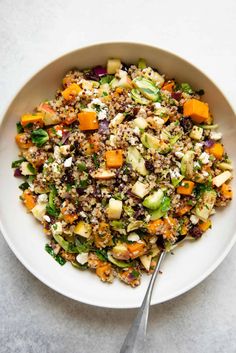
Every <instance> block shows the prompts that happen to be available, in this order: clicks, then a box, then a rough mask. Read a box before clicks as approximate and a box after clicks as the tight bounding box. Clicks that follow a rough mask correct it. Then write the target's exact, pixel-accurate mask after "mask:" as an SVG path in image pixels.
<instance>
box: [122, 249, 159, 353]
mask: <svg viewBox="0 0 236 353" xmlns="http://www.w3.org/2000/svg"><path fill="white" fill-rule="evenodd" d="M165 255H166V252H165V251H162V252H161V255H160V257H159V260H158V262H157V264H156V267H155V270H154V272H153V274H152V277H151V280H150V282H149V285H148V288H147V291H146V294H145V297H144V299H143V302H142V305H141V307H140V308H139V311H138V314H137V316H136V318H135V319H134V321H133V324H132V326H131V327H130V329H129V332H128V334H127V336H126V338H125V340H124V343H123V346H122V347H121V350H120V353H143V352H144V345H145V338H146V330H147V322H148V314H149V307H150V302H151V297H152V290H153V286H154V283H155V280H156V277H157V274H158V272H159V268H160V266H161V262H162V260H163V259H164V257H165Z"/></svg>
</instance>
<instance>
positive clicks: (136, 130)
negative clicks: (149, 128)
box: [134, 126, 140, 136]
mask: <svg viewBox="0 0 236 353" xmlns="http://www.w3.org/2000/svg"><path fill="white" fill-rule="evenodd" d="M134 133H135V135H138V136H139V135H140V129H139V128H138V126H135V128H134Z"/></svg>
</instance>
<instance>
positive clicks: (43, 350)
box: [0, 0, 236, 353]
mask: <svg viewBox="0 0 236 353" xmlns="http://www.w3.org/2000/svg"><path fill="white" fill-rule="evenodd" d="M213 3H214V5H213ZM144 4H145V2H144V1H143V0H142V1H141V0H130V1H128V0H126V1H122V5H121V3H119V2H115V1H113V0H112V1H108V0H106V1H105V0H101V1H95V0H93V1H92V0H87V1H76V0H70V1H67V2H65V1H62V0H59V1H52V0H47V1H42V0H41V1H38V0H37V1H33V0H31V1H30V0H28V1H26V0H22V1H17V0H15V1H10V0H8V1H7V0H1V1H0V58H1V69H0V70H1V72H0V97H1V107H0V109H1V111H3V110H4V109H5V108H6V105H7V104H8V103H9V101H10V98H11V97H12V96H13V94H14V93H15V92H16V91H17V89H18V88H20V86H21V85H22V84H23V83H24V81H25V80H26V78H29V77H30V75H31V74H33V73H34V72H35V71H36V70H38V69H39V68H40V67H41V66H42V65H44V64H46V63H47V62H49V61H50V60H52V59H54V58H56V57H57V56H58V55H61V54H63V53H64V52H66V51H69V50H72V49H75V48H77V47H79V46H83V45H87V44H90V43H95V42H99V41H112V40H121V41H122V40H127V41H128V40H130V41H132V40H133V41H140V42H147V43H151V44H155V45H157V46H160V47H163V48H166V49H169V50H172V51H175V52H176V53H177V54H179V55H182V56H184V57H185V58H186V59H189V60H190V61H192V62H193V63H194V64H196V65H197V66H198V67H200V68H201V69H203V70H204V71H206V72H207V73H208V74H209V76H210V77H212V78H213V79H214V80H215V82H216V83H218V84H220V85H221V87H222V89H223V90H224V91H225V93H226V94H227V96H228V97H229V99H230V100H231V101H232V102H234V107H236V104H235V99H236V94H235V89H236V85H235V82H236V80H235V78H236V65H235V62H236V60H235V59H236V50H235V23H236V2H235V1H234V0H226V1H224V2H222V1H214V2H213V1H208V2H206V1H203V0H200V1H198V2H196V4H195V5H193V3H192V2H189V1H187V0H184V1H170V0H166V1H162V2H161V1H155V0H149V1H148V2H146V6H145V5H144ZM16 231H17V225H16ZM222 236H223V234H222ZM22 241H23V239H22ZM199 261H201V259H199ZM235 272H236V248H235V247H234V249H233V250H232V251H231V253H230V255H229V256H228V257H227V259H226V260H225V261H224V262H223V264H222V265H221V266H220V267H219V268H218V269H217V270H216V271H215V272H214V273H213V274H212V275H211V276H210V277H209V278H208V279H207V280H205V281H204V282H203V283H201V284H200V285H199V286H197V287H196V288H195V289H193V290H191V291H190V292H188V293H186V294H185V295H183V296H181V297H179V298H176V299H175V300H172V301H170V302H168V303H164V304H162V305H158V306H155V307H153V308H151V316H150V325H149V346H148V347H147V350H146V353H152V352H158V353H159V352H160V353H163V352H165V353H172V352H175V353H189V352H191V353H205V352H208V353H235V352H236V339H235V332H236V299H235V298H236V276H235ZM134 315H135V310H108V309H101V308H94V307H90V306H87V305H84V304H80V303H77V302H74V301H72V300H69V299H67V298H64V297H62V296H61V295H59V294H57V293H55V292H53V291H52V290H51V289H49V288H47V287H46V286H45V285H43V284H42V283H40V282H39V281H38V280H37V279H35V278H34V277H33V276H32V275H31V274H30V273H29V272H28V271H27V270H26V269H25V268H24V267H23V266H22V265H21V264H20V263H19V261H18V260H17V259H16V258H15V256H14V254H13V253H12V252H11V251H10V249H9V248H8V246H7V245H6V243H5V241H4V240H3V238H2V237H0V353H9V352H10V353H31V352H33V353H62V352H63V353H64V352H67V353H71V352H73V353H90V352H91V353H92V352H96V353H115V352H119V347H120V346H121V343H122V341H123V338H124V336H125V334H126V332H127V329H128V327H129V324H130V323H131V320H132V319H133V317H134Z"/></svg>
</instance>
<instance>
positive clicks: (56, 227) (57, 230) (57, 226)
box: [51, 222, 62, 235]
mask: <svg viewBox="0 0 236 353" xmlns="http://www.w3.org/2000/svg"><path fill="white" fill-rule="evenodd" d="M51 230H52V234H53V235H60V234H61V233H62V224H61V222H56V223H54V224H52V226H51Z"/></svg>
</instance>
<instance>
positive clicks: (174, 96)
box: [171, 92, 182, 101]
mask: <svg viewBox="0 0 236 353" xmlns="http://www.w3.org/2000/svg"><path fill="white" fill-rule="evenodd" d="M181 96H182V93H181V92H172V93H171V97H172V98H173V99H175V100H177V101H179V100H180V99H181Z"/></svg>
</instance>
